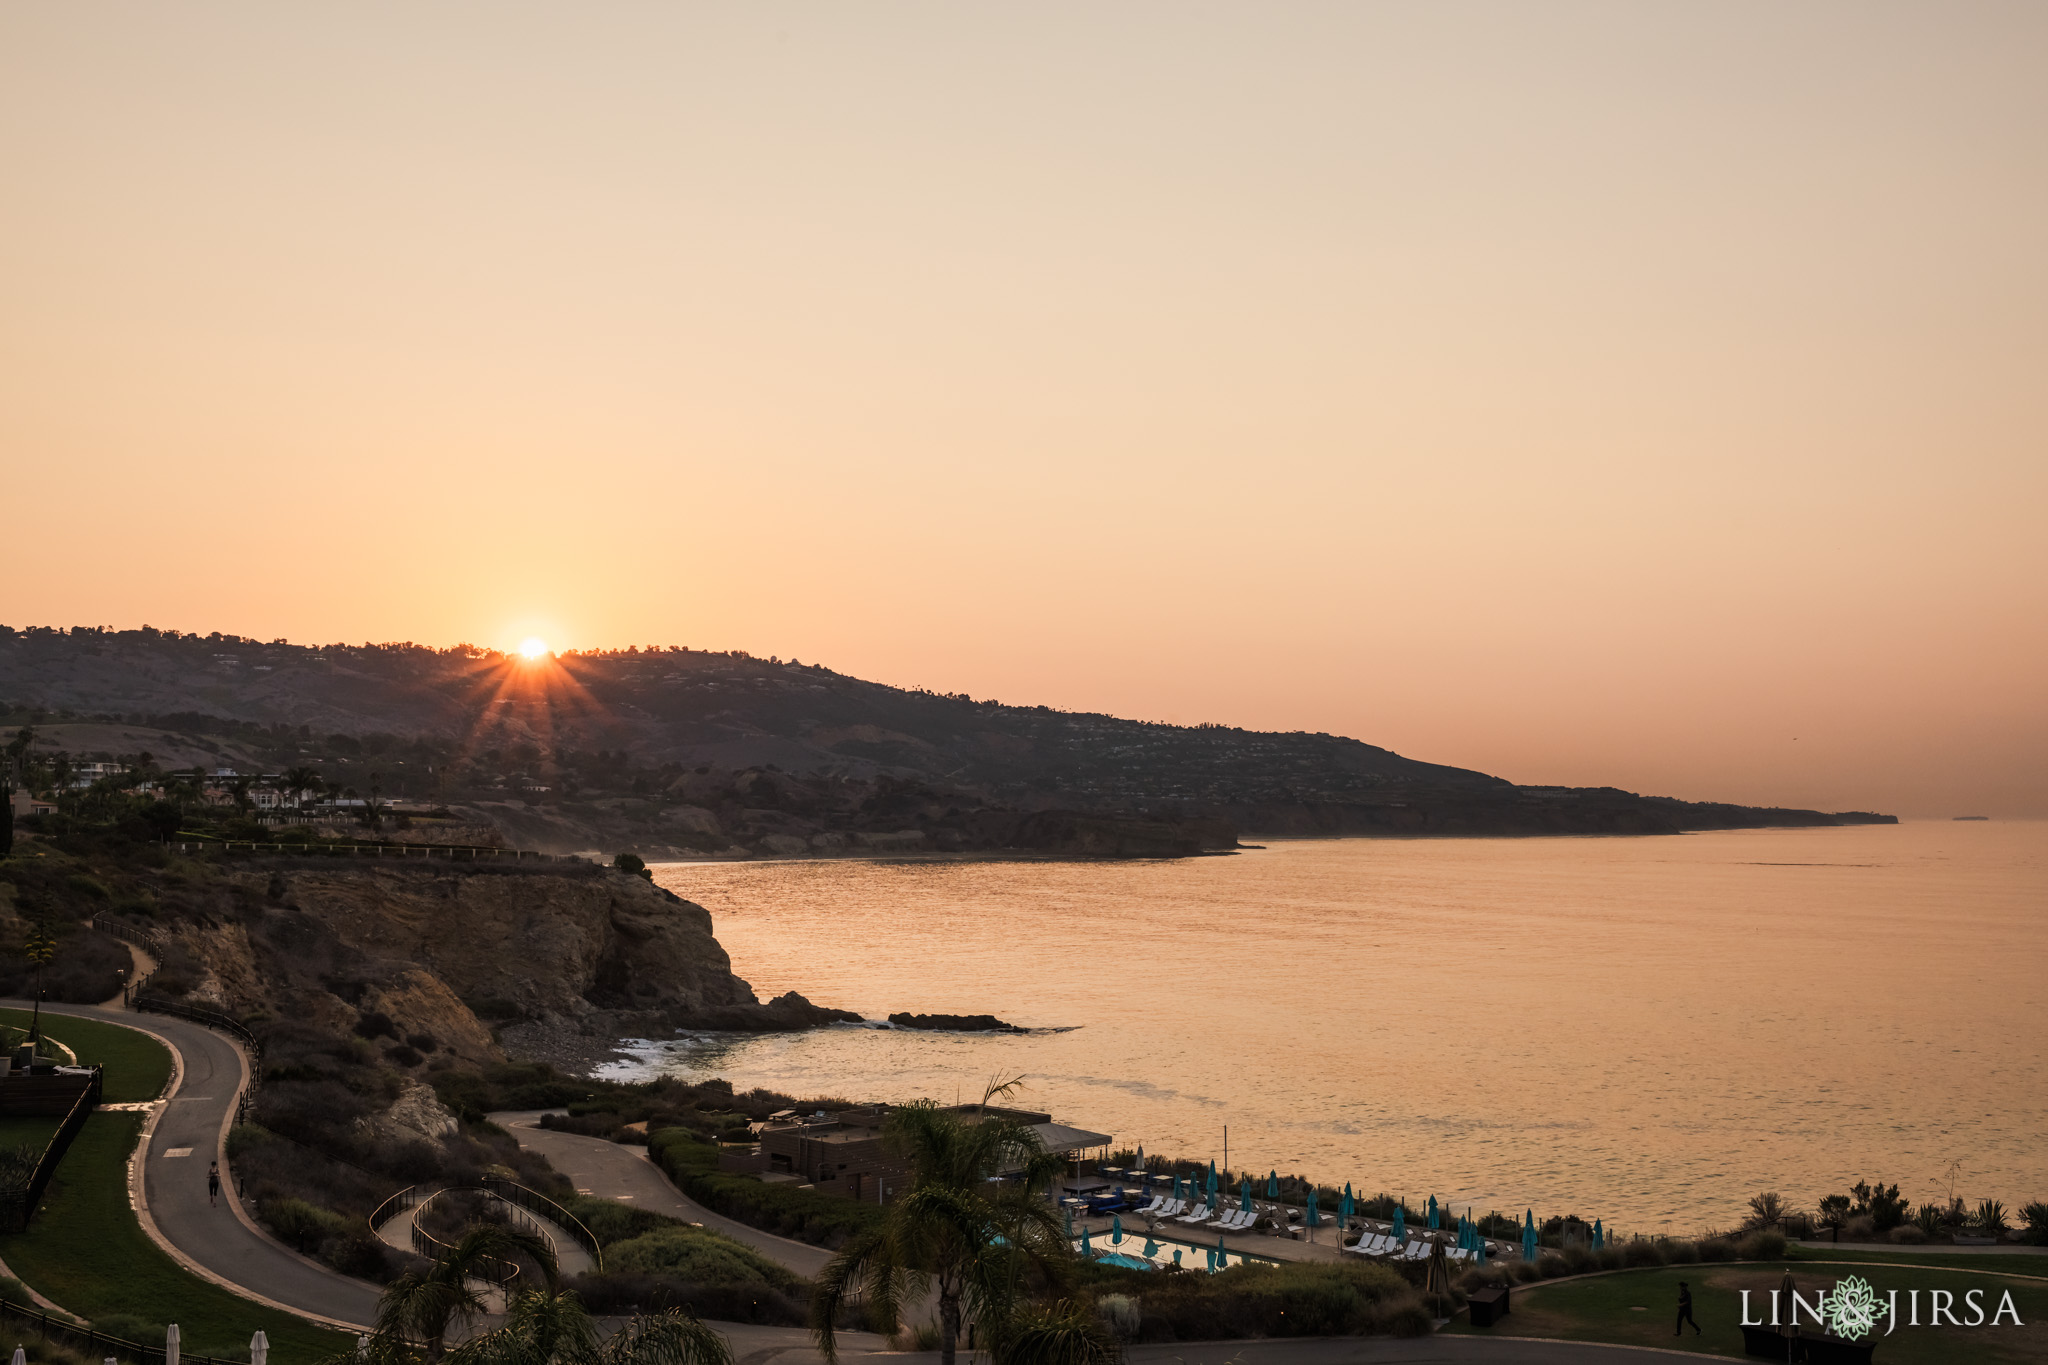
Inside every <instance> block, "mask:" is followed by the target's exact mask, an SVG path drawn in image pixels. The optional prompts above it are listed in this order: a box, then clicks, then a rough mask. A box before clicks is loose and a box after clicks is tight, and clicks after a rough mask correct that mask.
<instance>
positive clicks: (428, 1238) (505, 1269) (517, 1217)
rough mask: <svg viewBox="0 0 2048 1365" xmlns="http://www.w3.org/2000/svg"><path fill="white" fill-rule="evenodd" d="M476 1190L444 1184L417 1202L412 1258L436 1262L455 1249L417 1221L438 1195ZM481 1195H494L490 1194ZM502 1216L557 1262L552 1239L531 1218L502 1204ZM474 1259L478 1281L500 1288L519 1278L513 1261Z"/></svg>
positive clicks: (413, 1224) (516, 1265)
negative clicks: (540, 1244) (503, 1211)
mask: <svg viewBox="0 0 2048 1365" xmlns="http://www.w3.org/2000/svg"><path fill="white" fill-rule="evenodd" d="M479 1190H481V1187H479V1186H460V1185H444V1186H442V1187H441V1188H440V1189H438V1190H435V1191H434V1192H433V1193H432V1194H429V1195H427V1196H426V1197H424V1198H422V1199H421V1200H419V1202H418V1204H417V1206H416V1207H415V1209H414V1212H413V1216H412V1249H413V1252H414V1253H415V1254H416V1255H420V1256H424V1257H426V1258H427V1259H428V1260H430V1261H438V1260H440V1259H441V1258H442V1257H444V1256H446V1255H447V1254H448V1253H449V1252H451V1251H453V1250H454V1249H455V1248H454V1246H452V1245H451V1244H450V1243H447V1242H444V1241H442V1240H441V1239H440V1238H439V1237H436V1236H435V1235H434V1234H433V1233H431V1232H428V1231H427V1230H426V1228H425V1227H423V1226H421V1220H423V1219H424V1218H425V1217H426V1214H427V1210H429V1209H431V1208H432V1207H433V1206H434V1201H435V1200H437V1199H439V1198H440V1197H441V1196H442V1195H445V1194H456V1193H465V1192H475V1191H479ZM482 1192H484V1193H495V1192H493V1191H482ZM506 1217H507V1219H508V1221H510V1222H511V1223H512V1225H513V1226H514V1227H516V1228H518V1229H519V1230H520V1231H521V1232H523V1233H525V1234H527V1235H528V1236H529V1237H532V1238H534V1239H535V1240H537V1241H539V1242H542V1243H544V1244H545V1245H546V1247H547V1249H548V1259H549V1260H551V1261H559V1260H560V1259H561V1257H560V1256H559V1255H557V1254H556V1251H555V1239H554V1238H553V1237H552V1236H550V1235H549V1233H548V1230H547V1229H546V1228H544V1227H542V1226H541V1225H540V1224H539V1223H537V1222H535V1221H534V1219H533V1217H532V1215H530V1214H528V1213H527V1212H526V1210H524V1209H522V1208H520V1207H519V1206H518V1205H516V1204H510V1203H508V1204H507V1205H506ZM477 1260H478V1265H477V1267H476V1277H477V1278H478V1279H480V1280H487V1281H489V1282H490V1283H491V1284H495V1285H498V1286H500V1287H503V1286H508V1285H510V1284H511V1283H512V1282H513V1281H514V1280H517V1279H518V1278H519V1266H518V1264H517V1263H516V1262H513V1261H507V1260H502V1259H500V1258H499V1257H496V1256H480V1257H478V1258H477Z"/></svg>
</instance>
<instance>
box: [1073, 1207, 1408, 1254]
mask: <svg viewBox="0 0 2048 1365" xmlns="http://www.w3.org/2000/svg"><path fill="white" fill-rule="evenodd" d="M1207 1226H1208V1225H1207V1224H1204V1223H1180V1222H1176V1221H1174V1220H1173V1219H1171V1218H1165V1219H1161V1220H1159V1221H1158V1222H1156V1223H1155V1222H1148V1221H1147V1220H1146V1219H1145V1218H1143V1217H1141V1216H1139V1215H1137V1214H1131V1215H1129V1216H1126V1217H1125V1218H1124V1236H1125V1237H1126V1238H1129V1237H1131V1236H1132V1235H1133V1234H1135V1235H1136V1236H1137V1237H1139V1238H1140V1239H1141V1240H1142V1239H1143V1238H1144V1237H1145V1236H1146V1235H1148V1234H1149V1235H1151V1236H1153V1237H1156V1238H1158V1239H1160V1240H1162V1241H1166V1240H1171V1241H1175V1242H1185V1243H1187V1244H1189V1245H1191V1246H1195V1247H1213V1246H1215V1245H1216V1236H1217V1234H1216V1233H1215V1232H1213V1231H1211V1232H1210V1233H1209V1234H1208V1235H1207V1236H1206V1237H1205V1236H1204V1235H1203V1229H1204V1228H1205V1227H1207ZM1083 1228H1086V1229H1087V1230H1088V1231H1089V1232H1090V1233H1091V1234H1093V1241H1094V1244H1095V1245H1096V1246H1097V1247H1098V1248H1100V1249H1102V1250H1105V1251H1110V1250H1115V1249H1116V1248H1114V1247H1112V1246H1111V1245H1110V1243H1109V1241H1108V1236H1109V1231H1110V1215H1109V1214H1106V1213H1105V1214H1091V1215H1090V1216H1088V1217H1086V1218H1076V1219H1074V1235H1075V1236H1076V1237H1079V1236H1080V1235H1081V1230H1082V1229H1083ZM1414 1235H1415V1231H1414V1230H1413V1229H1410V1231H1409V1236H1410V1237H1411V1238H1412V1237H1414ZM1222 1236H1223V1246H1224V1249H1225V1250H1226V1251H1235V1252H1241V1253H1242V1254H1244V1255H1246V1256H1264V1257H1267V1258H1268V1259H1271V1260H1275V1261H1342V1260H1352V1261H1356V1260H1363V1259H1371V1258H1365V1257H1356V1256H1352V1257H1347V1256H1345V1255H1343V1253H1342V1249H1341V1248H1342V1235H1341V1234H1340V1233H1339V1232H1338V1230H1337V1224H1336V1220H1335V1219H1331V1220H1330V1221H1328V1222H1326V1223H1325V1224H1324V1225H1323V1226H1322V1227H1319V1228H1316V1229H1314V1230H1313V1231H1312V1232H1308V1231H1299V1230H1298V1231H1297V1232H1296V1235H1295V1236H1294V1237H1287V1236H1284V1235H1275V1234H1272V1233H1263V1232H1250V1231H1246V1232H1234V1233H1233V1232H1226V1233H1224V1234H1222Z"/></svg>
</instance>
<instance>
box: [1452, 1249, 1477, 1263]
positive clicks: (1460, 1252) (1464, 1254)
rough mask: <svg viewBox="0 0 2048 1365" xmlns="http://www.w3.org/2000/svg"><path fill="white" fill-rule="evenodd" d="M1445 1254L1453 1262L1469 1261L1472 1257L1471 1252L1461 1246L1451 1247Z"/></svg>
mask: <svg viewBox="0 0 2048 1365" xmlns="http://www.w3.org/2000/svg"><path fill="white" fill-rule="evenodd" d="M1445 1255H1447V1256H1449V1257H1450V1258H1451V1260H1452V1261H1453V1262H1457V1261H1469V1260H1471V1259H1472V1253H1471V1252H1469V1251H1467V1250H1465V1248H1463V1247H1452V1248H1451V1249H1450V1250H1449V1251H1448V1252H1446V1253H1445Z"/></svg>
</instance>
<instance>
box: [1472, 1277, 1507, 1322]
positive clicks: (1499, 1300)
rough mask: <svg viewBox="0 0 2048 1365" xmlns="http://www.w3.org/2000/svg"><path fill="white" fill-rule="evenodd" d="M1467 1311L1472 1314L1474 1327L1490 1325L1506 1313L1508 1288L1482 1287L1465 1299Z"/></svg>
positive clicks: (1503, 1286)
mask: <svg viewBox="0 0 2048 1365" xmlns="http://www.w3.org/2000/svg"><path fill="white" fill-rule="evenodd" d="M1465 1306H1466V1309H1467V1311H1469V1312H1470V1313H1471V1314H1472V1325H1473V1326H1474V1327H1491V1326H1493V1324H1494V1322H1495V1320H1497V1319H1499V1318H1504V1317H1506V1316H1507V1315H1508V1288H1507V1286H1506V1285H1502V1286H1501V1287H1500V1288H1498V1289H1482V1290H1479V1291H1478V1292H1477V1293H1475V1294H1473V1295H1472V1296H1471V1297H1470V1298H1468V1299H1466V1300H1465Z"/></svg>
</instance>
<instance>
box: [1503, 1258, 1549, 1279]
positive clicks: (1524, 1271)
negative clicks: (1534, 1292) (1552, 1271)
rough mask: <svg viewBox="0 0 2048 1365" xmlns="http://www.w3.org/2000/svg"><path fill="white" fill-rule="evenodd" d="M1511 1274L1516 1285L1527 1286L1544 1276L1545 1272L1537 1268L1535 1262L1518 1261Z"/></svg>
mask: <svg viewBox="0 0 2048 1365" xmlns="http://www.w3.org/2000/svg"><path fill="white" fill-rule="evenodd" d="M1510 1273H1511V1274H1512V1275H1513V1276H1514V1277H1515V1283H1516V1284H1527V1283H1529V1281H1531V1280H1535V1279H1541V1278H1542V1276H1543V1272H1542V1271H1540V1270H1538V1269H1537V1268H1536V1264H1535V1262H1533V1261H1516V1262H1515V1263H1514V1266H1513V1268H1512V1269H1511V1271H1510Z"/></svg>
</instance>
